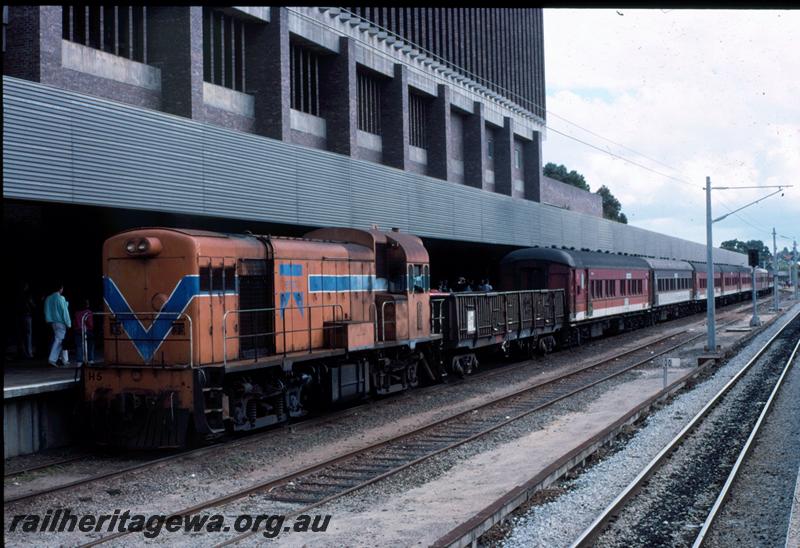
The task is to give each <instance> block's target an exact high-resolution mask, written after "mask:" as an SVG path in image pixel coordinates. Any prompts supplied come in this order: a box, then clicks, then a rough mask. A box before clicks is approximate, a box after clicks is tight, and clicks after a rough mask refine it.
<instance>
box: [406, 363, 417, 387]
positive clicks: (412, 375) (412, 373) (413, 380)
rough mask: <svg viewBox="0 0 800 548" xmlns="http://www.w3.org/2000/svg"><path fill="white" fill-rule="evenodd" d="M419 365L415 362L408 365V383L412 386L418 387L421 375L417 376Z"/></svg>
mask: <svg viewBox="0 0 800 548" xmlns="http://www.w3.org/2000/svg"><path fill="white" fill-rule="evenodd" d="M417 369H418V365H417V362H413V363H411V364H409V365H408V367H406V383H408V386H409V387H410V388H416V387H417V385H418V384H419V377H418V376H417Z"/></svg>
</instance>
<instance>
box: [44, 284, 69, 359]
mask: <svg viewBox="0 0 800 548" xmlns="http://www.w3.org/2000/svg"><path fill="white" fill-rule="evenodd" d="M56 287H58V290H57V291H54V292H53V293H51V294H50V295H49V296H48V297H47V298H46V299H45V300H44V321H46V322H47V323H49V324H50V325H51V326H52V327H53V345H52V346H51V347H50V356H49V357H48V359H47V361H48V362H49V363H50V365H52V366H54V367H58V357H59V354H61V345H62V343H63V342H64V337H65V336H66V335H67V329H68V328H69V327H72V321H71V320H70V317H69V304H68V303H67V300H66V299H65V298H64V296H63V293H64V284H61V283H60V284H58V285H57V286H56ZM62 361H63V362H64V363H63V364H62V365H63V366H64V367H66V366H68V365H69V361H67V360H62Z"/></svg>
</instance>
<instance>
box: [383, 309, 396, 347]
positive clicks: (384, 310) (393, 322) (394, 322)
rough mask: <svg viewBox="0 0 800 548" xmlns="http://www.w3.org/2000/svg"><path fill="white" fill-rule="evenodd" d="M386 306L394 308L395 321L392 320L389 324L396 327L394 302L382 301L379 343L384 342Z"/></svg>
mask: <svg viewBox="0 0 800 548" xmlns="http://www.w3.org/2000/svg"><path fill="white" fill-rule="evenodd" d="M387 304H391V305H392V306H394V310H395V319H394V320H392V322H391V323H392V324H394V325H397V319H396V317H397V305H396V304H395V302H394V301H383V302H382V303H381V342H386V305H387ZM396 336H397V333H395V337H396Z"/></svg>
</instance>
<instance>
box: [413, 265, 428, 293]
mask: <svg viewBox="0 0 800 548" xmlns="http://www.w3.org/2000/svg"><path fill="white" fill-rule="evenodd" d="M425 269H427V265H426V266H425ZM429 277H430V276H429V275H428V276H426V275H425V270H424V269H423V268H422V265H419V264H410V265H408V289H409V293H425V291H426V286H427V285H428V283H429V282H428V283H426V278H429Z"/></svg>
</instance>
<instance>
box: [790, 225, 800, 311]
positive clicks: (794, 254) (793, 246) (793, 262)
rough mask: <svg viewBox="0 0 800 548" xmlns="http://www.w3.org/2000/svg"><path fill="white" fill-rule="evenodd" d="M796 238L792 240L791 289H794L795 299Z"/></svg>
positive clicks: (795, 295)
mask: <svg viewBox="0 0 800 548" xmlns="http://www.w3.org/2000/svg"><path fill="white" fill-rule="evenodd" d="M797 278H798V276H797V240H793V241H792V289H793V290H794V299H795V300H797V282H798V281H800V280H798V279H797Z"/></svg>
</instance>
